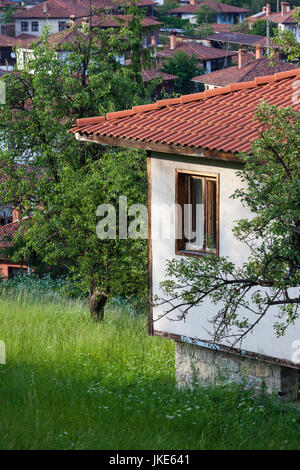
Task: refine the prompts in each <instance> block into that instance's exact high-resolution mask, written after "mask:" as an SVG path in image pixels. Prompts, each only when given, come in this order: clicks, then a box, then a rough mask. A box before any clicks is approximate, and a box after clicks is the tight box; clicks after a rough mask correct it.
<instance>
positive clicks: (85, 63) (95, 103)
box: [0, 11, 153, 318]
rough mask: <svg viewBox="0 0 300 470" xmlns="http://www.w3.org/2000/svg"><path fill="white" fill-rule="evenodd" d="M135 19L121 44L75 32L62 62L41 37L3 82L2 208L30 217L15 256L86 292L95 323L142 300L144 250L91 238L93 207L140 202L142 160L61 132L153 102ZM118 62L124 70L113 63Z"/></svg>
mask: <svg viewBox="0 0 300 470" xmlns="http://www.w3.org/2000/svg"><path fill="white" fill-rule="evenodd" d="M131 13H132V17H131V20H130V21H129V24H128V26H124V25H121V28H120V30H119V33H118V34H116V33H115V32H114V31H112V30H101V29H100V30H98V29H92V30H87V31H85V32H80V31H78V30H75V31H74V36H75V37H74V39H73V40H72V42H71V43H69V44H66V45H65V50H66V51H68V52H67V54H66V55H64V56H63V57H61V56H60V54H57V51H56V50H55V47H53V46H49V39H48V38H49V35H48V32H47V31H45V32H44V34H43V36H42V38H41V40H40V41H39V42H38V43H37V44H35V45H34V46H33V50H34V57H33V58H32V59H30V60H29V61H26V62H25V64H24V67H22V68H21V69H20V70H16V71H14V72H13V73H11V74H7V75H5V77H4V80H5V82H6V89H7V103H6V105H5V106H3V107H2V109H1V128H0V132H1V141H2V146H1V149H0V158H1V161H2V162H3V165H2V166H1V176H2V177H3V179H4V182H3V190H2V196H1V199H2V203H12V202H13V203H14V206H15V207H17V208H18V209H19V210H20V211H21V215H22V217H24V216H32V217H29V218H27V220H26V221H24V222H23V223H22V224H21V226H22V227H23V228H24V230H20V231H19V235H18V239H17V240H16V243H15V246H14V249H13V253H11V255H12V257H13V259H14V260H16V261H18V260H21V259H22V261H25V262H26V263H28V264H30V265H34V266H38V265H39V264H44V263H46V264H47V265H49V266H53V265H55V266H56V267H60V268H61V270H63V271H64V272H66V273H67V274H69V275H70V276H72V279H73V282H75V281H76V282H77V283H78V284H79V285H80V286H79V287H80V288H81V289H83V290H85V291H86V292H89V301H90V308H91V312H92V314H93V315H95V316H97V317H99V318H101V317H102V315H103V308H104V305H105V302H106V300H107V298H108V297H110V296H113V295H129V296H134V297H136V296H144V295H145V293H146V258H147V257H146V242H145V241H143V240H118V239H117V240H116V239H113V240H108V239H107V240H99V239H98V238H97V235H96V225H97V222H98V221H99V218H97V216H96V209H97V206H98V205H100V204H103V203H111V204H113V205H114V206H116V205H117V204H118V198H119V196H121V195H124V196H127V197H128V204H132V203H134V202H139V203H143V202H145V200H146V171H145V156H144V155H143V154H142V153H139V152H136V151H116V150H113V149H110V150H108V149H107V148H104V147H102V146H98V145H89V144H86V143H80V142H77V141H76V139H75V138H74V135H71V134H67V131H68V130H69V129H70V128H71V127H72V125H73V123H74V121H75V120H76V119H77V118H80V117H89V116H97V115H103V114H105V113H106V112H109V111H116V110H120V109H124V108H130V107H131V106H133V105H137V104H142V103H144V102H148V101H149V99H150V96H151V92H152V89H153V87H152V86H151V85H150V86H148V85H145V84H144V82H143V80H142V76H141V69H142V66H145V65H146V64H147V63H148V62H147V61H149V59H150V52H149V51H147V50H145V49H144V48H143V47H142V27H141V23H140V17H139V16H138V14H137V15H136V14H135V11H131ZM62 34H63V33H62ZM120 37H122V38H123V40H122V41H120ZM122 55H123V56H124V55H125V56H126V57H127V60H128V61H129V65H128V66H127V67H124V66H122V65H121V64H120V62H119V61H118V59H117V58H118V57H120V56H122ZM33 71H34V73H32V72H33ZM124 90H126V93H124Z"/></svg>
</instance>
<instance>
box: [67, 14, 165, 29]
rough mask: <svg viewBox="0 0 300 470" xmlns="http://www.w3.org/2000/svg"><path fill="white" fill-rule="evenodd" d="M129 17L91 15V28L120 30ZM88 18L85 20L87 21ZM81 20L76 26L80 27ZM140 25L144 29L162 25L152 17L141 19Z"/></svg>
mask: <svg viewBox="0 0 300 470" xmlns="http://www.w3.org/2000/svg"><path fill="white" fill-rule="evenodd" d="M129 18H130V15H98V16H97V15H93V16H92V23H91V24H92V26H96V27H99V28H100V27H101V28H121V27H122V26H126V25H127V24H128V20H129ZM88 20H89V18H87V21H88ZM81 24H82V20H81V19H78V20H77V21H76V25H81ZM141 24H142V25H143V26H145V27H147V26H159V25H160V24H162V23H161V22H160V21H158V20H157V19H156V18H154V17H153V16H146V17H145V18H143V19H142V21H141Z"/></svg>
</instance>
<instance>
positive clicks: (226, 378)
mask: <svg viewBox="0 0 300 470" xmlns="http://www.w3.org/2000/svg"><path fill="white" fill-rule="evenodd" d="M176 379H177V384H178V385H179V386H188V387H192V386H193V384H194V383H195V382H196V383H197V384H199V385H200V386H204V387H207V386H209V385H217V384H224V383H231V382H235V383H242V382H244V383H245V384H246V387H247V386H248V387H252V388H253V389H254V390H255V392H256V393H259V392H260V391H261V390H263V389H264V390H265V391H266V393H268V394H269V395H276V396H282V397H285V398H292V399H296V398H297V392H298V370H297V369H292V368H289V367H283V366H280V365H278V364H271V363H267V362H264V361H260V360H256V359H249V358H246V357H242V356H240V355H236V354H230V353H224V352H220V351H216V350H211V349H208V348H203V347H201V346H195V345H192V344H187V343H181V342H176Z"/></svg>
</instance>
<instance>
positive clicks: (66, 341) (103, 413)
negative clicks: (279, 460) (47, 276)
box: [0, 293, 300, 450]
mask: <svg viewBox="0 0 300 470" xmlns="http://www.w3.org/2000/svg"><path fill="white" fill-rule="evenodd" d="M0 340H4V341H5V343H6V348H7V363H6V364H5V365H4V364H3V365H1V364H0V430H1V432H0V449H122V450H124V449H166V450H169V449H170V450H171V449H299V448H300V412H299V411H298V410H296V409H295V408H294V407H293V406H291V405H282V404H279V402H278V401H276V400H275V399H268V398H266V397H261V398H256V399H254V398H253V397H252V394H251V392H249V391H247V392H245V391H243V390H242V389H241V388H238V387H233V386H232V387H230V386H223V387H218V388H215V389H211V390H203V389H195V390H194V391H191V390H178V389H177V388H176V385H175V365H174V344H173V342H172V341H169V340H164V339H162V338H150V337H148V336H147V333H146V329H145V319H144V318H143V319H142V320H138V321H136V320H134V319H133V318H132V317H130V315H129V314H128V312H127V313H126V312H125V311H121V310H120V309H117V308H116V307H115V308H110V309H108V310H107V312H106V319H105V322H104V323H103V324H102V325H97V324H95V323H94V322H92V321H91V320H90V319H89V316H88V312H87V309H86V307H85V306H84V305H83V304H82V303H79V302H78V303H76V302H74V301H69V302H67V301H57V300H56V301H51V300H47V299H46V298H44V300H43V302H42V301H41V300H39V299H38V298H36V299H33V298H32V297H30V296H26V295H25V294H21V293H19V294H16V295H14V294H8V293H6V294H5V295H2V297H1V299H0Z"/></svg>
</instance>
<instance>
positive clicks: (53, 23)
mask: <svg viewBox="0 0 300 470" xmlns="http://www.w3.org/2000/svg"><path fill="white" fill-rule="evenodd" d="M23 21H28V31H25V32H24V31H22V30H21V23H22V22H23ZM32 21H38V23H39V30H38V31H31V22H32ZM59 21H66V22H68V21H69V18H58V19H48V20H46V19H35V18H29V19H24V20H21V19H17V20H16V26H15V27H16V37H18V36H20V34H24V33H25V34H30V35H32V36H41V34H42V30H43V28H44V27H45V26H48V27H49V28H50V33H51V34H54V33H58V31H59V30H58V23H59Z"/></svg>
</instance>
